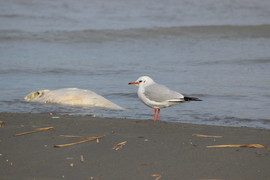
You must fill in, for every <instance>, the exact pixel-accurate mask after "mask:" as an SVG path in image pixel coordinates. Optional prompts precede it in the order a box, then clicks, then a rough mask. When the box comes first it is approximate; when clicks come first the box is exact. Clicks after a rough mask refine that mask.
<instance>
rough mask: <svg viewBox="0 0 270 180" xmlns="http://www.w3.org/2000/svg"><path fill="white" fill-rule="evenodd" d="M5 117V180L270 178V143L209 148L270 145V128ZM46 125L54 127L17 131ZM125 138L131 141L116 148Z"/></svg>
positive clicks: (1, 135)
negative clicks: (78, 142) (70, 144)
mask: <svg viewBox="0 0 270 180" xmlns="http://www.w3.org/2000/svg"><path fill="white" fill-rule="evenodd" d="M0 121H4V122H5V124H4V126H2V127H0V167H1V168H0V179H36V180H39V179H68V180H69V179H70V180H73V179H76V180H77V179H82V180H84V179H85V180H87V179H100V180H101V179H104V180H105V179H106V180H155V179H158V177H159V176H158V175H160V178H159V180H189V179H226V180H227V179H234V180H244V179H245V180H246V179H248V180H255V179H256V180H269V179H270V158H269V157H270V151H269V149H265V148H248V147H236V148H207V147H206V146H208V145H225V144H261V145H264V146H267V147H270V131H269V130H258V129H250V128H235V127H219V126H207V125H193V124H182V123H168V122H161V121H159V122H154V121H150V120H134V119H116V118H95V117H90V116H68V115H66V116H65V115H50V114H17V113H15V114H14V113H0ZM43 127H54V128H55V130H52V129H51V130H47V131H43V132H37V133H32V134H27V135H22V136H16V137H14V135H15V134H18V133H22V132H27V131H33V130H36V129H37V128H43ZM193 134H204V135H213V136H223V138H214V137H198V136H193ZM60 135H74V136H84V137H93V136H95V137H96V136H102V135H106V136H105V137H103V138H100V139H99V143H97V141H96V140H95V141H90V142H86V143H82V144H77V145H72V146H67V147H61V148H56V147H54V145H58V144H65V143H72V142H77V141H81V140H84V139H81V138H71V137H60ZM123 141H127V142H126V144H125V146H123V147H122V148H121V149H119V150H117V151H116V150H112V148H113V147H114V146H115V145H116V144H118V143H120V142H123ZM81 157H83V161H82V159H81ZM151 175H155V176H151Z"/></svg>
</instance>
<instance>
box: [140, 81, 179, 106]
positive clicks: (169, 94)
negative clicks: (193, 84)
mask: <svg viewBox="0 0 270 180" xmlns="http://www.w3.org/2000/svg"><path fill="white" fill-rule="evenodd" d="M144 95H145V96H146V97H147V98H148V99H150V100H152V101H155V102H163V101H184V96H183V95H182V94H180V93H178V92H175V91H172V90H170V89H169V88H167V87H166V86H163V85H160V84H152V85H149V86H147V87H145V92H144Z"/></svg>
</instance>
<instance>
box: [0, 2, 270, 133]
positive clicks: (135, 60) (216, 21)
mask: <svg viewBox="0 0 270 180" xmlns="http://www.w3.org/2000/svg"><path fill="white" fill-rule="evenodd" d="M269 7H270V1H268V0H257V1H253V0H247V1H242V0H234V1H233V0H220V1H216V0H205V1H197V0H167V1H162V0H143V1H142V0H136V1H133V0H115V1H111V0H78V1H72V0H46V1H39V0H13V1H0V83H1V86H0V106H1V110H0V112H24V113H29V112H31V113H51V112H52V113H57V114H72V115H95V116H99V117H117V118H134V119H145V120H152V119H153V110H152V109H151V108H149V107H147V106H145V105H144V104H142V103H141V102H140V101H139V99H138V98H137V87H136V86H129V85H128V83H129V82H131V81H135V80H136V79H138V78H139V77H140V76H143V75H147V76H150V77H152V78H153V79H154V80H155V81H156V82H157V83H160V84H163V85H166V86H167V87H169V88H171V89H172V90H175V91H178V92H180V93H182V94H184V95H187V96H194V97H198V98H200V99H202V100H203V101H201V102H190V103H184V104H180V105H176V106H172V107H170V108H165V109H162V110H161V116H160V118H159V119H160V120H161V121H171V122H185V123H195V124H211V125H222V126H238V127H239V126H245V127H252V128H265V129H270V118H269V115H270V113H269V112H270V87H269V86H270V10H269ZM73 87H76V88H81V89H88V90H92V91H94V92H96V93H98V94H100V95H102V96H104V97H105V98H107V99H109V100H111V101H113V102H114V103H116V104H118V105H120V106H122V107H124V108H125V110H121V111H119V110H108V109H103V108H91V107H70V106H62V105H56V104H40V103H32V102H25V101H23V98H24V97H25V96H26V95H27V94H29V93H30V92H33V91H37V90H42V89H51V90H54V89H61V88H73Z"/></svg>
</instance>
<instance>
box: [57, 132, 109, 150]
mask: <svg viewBox="0 0 270 180" xmlns="http://www.w3.org/2000/svg"><path fill="white" fill-rule="evenodd" d="M60 136H61V137H77V138H84V139H85V140H83V141H78V142H74V143H68V144H61V145H55V146H54V147H57V148H60V147H65V146H72V145H76V144H81V143H85V142H89V141H93V140H97V139H100V138H102V137H104V136H106V135H102V136H98V137H83V136H73V135H60Z"/></svg>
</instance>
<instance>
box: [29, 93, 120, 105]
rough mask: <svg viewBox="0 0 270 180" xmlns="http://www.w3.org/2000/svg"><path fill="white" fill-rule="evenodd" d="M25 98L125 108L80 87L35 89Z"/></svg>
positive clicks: (42, 101) (36, 100) (45, 101)
mask: <svg viewBox="0 0 270 180" xmlns="http://www.w3.org/2000/svg"><path fill="white" fill-rule="evenodd" d="M24 100H26V101H33V102H41V103H57V104H63V105H70V106H92V107H106V108H115V109H123V108H122V107H120V106H118V105H117V104H115V103H113V102H111V101H109V100H108V99H106V98H104V97H102V96H100V95H98V94H96V93H95V92H93V91H90V90H84V89H78V88H64V89H58V90H40V91H35V92H32V93H30V94H28V95H27V96H26V97H24Z"/></svg>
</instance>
